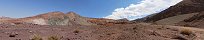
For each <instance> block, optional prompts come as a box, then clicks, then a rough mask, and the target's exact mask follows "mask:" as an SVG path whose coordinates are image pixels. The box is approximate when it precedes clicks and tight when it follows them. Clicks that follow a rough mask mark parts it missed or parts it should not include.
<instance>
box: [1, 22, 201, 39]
mask: <svg viewBox="0 0 204 40" xmlns="http://www.w3.org/2000/svg"><path fill="white" fill-rule="evenodd" d="M36 37H37V38H42V39H43V40H48V38H50V37H54V38H58V39H59V40H202V39H204V30H203V29H199V28H191V27H179V26H165V25H153V24H148V23H137V24H116V25H112V26H100V25H89V26H77V25H72V26H48V25H47V26H46V25H44V26H42V25H41V26H40V25H0V40H31V39H35V38H36Z"/></svg>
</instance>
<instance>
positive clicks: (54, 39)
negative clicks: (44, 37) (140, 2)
mask: <svg viewBox="0 0 204 40" xmlns="http://www.w3.org/2000/svg"><path fill="white" fill-rule="evenodd" d="M48 40H59V38H58V37H57V36H50V37H48Z"/></svg>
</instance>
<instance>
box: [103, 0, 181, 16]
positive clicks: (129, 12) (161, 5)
mask: <svg viewBox="0 0 204 40" xmlns="http://www.w3.org/2000/svg"><path fill="white" fill-rule="evenodd" d="M180 1H182V0H142V1H141V2H140V3H139V4H131V5H130V6H128V7H125V8H117V9H115V10H114V12H112V14H111V15H108V16H106V17H104V18H109V19H122V18H127V19H129V20H134V19H137V18H142V17H145V16H147V15H150V14H153V13H157V12H160V11H162V10H165V9H167V8H169V7H170V6H173V5H175V4H177V3H179V2H180Z"/></svg>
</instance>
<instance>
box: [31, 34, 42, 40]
mask: <svg viewBox="0 0 204 40" xmlns="http://www.w3.org/2000/svg"><path fill="white" fill-rule="evenodd" d="M31 40H43V39H42V37H40V36H39V35H34V36H33V38H32V39H31Z"/></svg>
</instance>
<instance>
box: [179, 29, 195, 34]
mask: <svg viewBox="0 0 204 40" xmlns="http://www.w3.org/2000/svg"><path fill="white" fill-rule="evenodd" d="M181 34H184V35H190V34H193V31H192V30H190V29H181Z"/></svg>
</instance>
